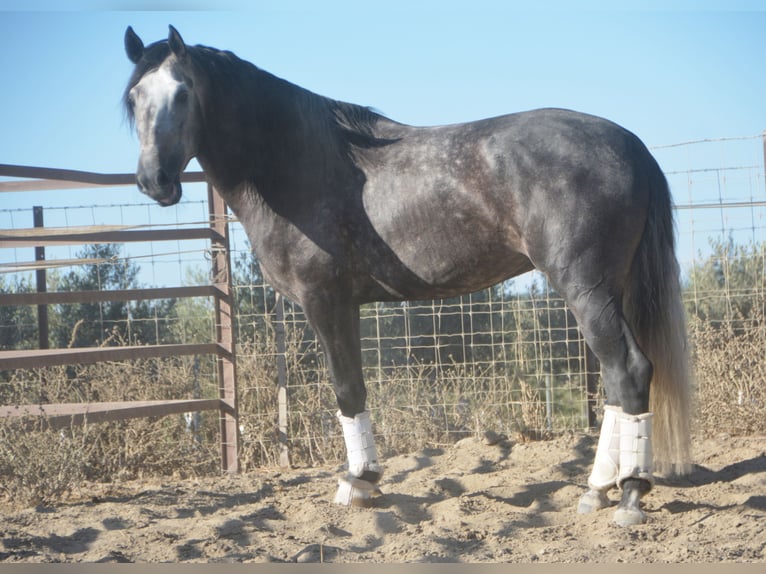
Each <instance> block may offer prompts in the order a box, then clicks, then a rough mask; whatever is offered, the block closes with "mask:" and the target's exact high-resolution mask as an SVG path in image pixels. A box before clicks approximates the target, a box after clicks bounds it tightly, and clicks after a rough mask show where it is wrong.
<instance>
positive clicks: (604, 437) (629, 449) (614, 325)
mask: <svg viewBox="0 0 766 574" xmlns="http://www.w3.org/2000/svg"><path fill="white" fill-rule="evenodd" d="M589 283H590V284H592V285H595V287H590V288H583V287H582V286H583V285H588V284H589ZM567 284H568V285H574V286H576V287H570V288H569V289H566V288H564V290H563V293H564V296H565V297H566V299H567V301H568V303H569V305H570V307H571V308H572V311H573V313H574V314H575V317H576V318H577V321H578V324H579V326H580V328H581V329H582V331H583V334H584V336H585V339H586V341H587V342H588V344H589V345H590V347H591V349H592V351H593V353H594V354H595V355H596V356H597V357H598V359H599V361H600V362H601V370H602V379H603V381H604V387H605V390H606V399H607V400H606V402H607V406H606V409H605V413H604V420H603V422H602V428H601V436H600V438H599V442H598V446H597V449H596V457H595V461H594V466H593V471H592V472H591V475H590V477H589V479H588V484H589V487H590V490H589V491H588V492H587V493H586V494H585V495H584V496H583V497H582V498H581V500H580V504H579V507H578V511H580V512H592V511H594V510H598V509H600V508H603V507H605V506H607V505H608V499H607V497H606V492H607V491H608V490H609V489H611V488H613V487H615V486H616V487H619V488H621V489H622V500H621V502H620V504H619V506H618V509H617V512H616V513H615V521H616V522H617V523H618V524H620V525H623V526H626V525H631V524H639V523H642V522H644V521H645V520H646V517H645V515H644V513H643V511H642V510H641V508H640V503H639V501H640V499H641V497H642V496H643V495H644V494H646V493H647V492H648V491H649V490H650V489H651V487H652V485H653V478H652V451H651V422H652V415H651V414H650V413H649V412H648V410H649V384H650V381H651V378H652V365H651V363H650V362H649V360H648V359H647V358H646V356H645V355H644V354H643V353H642V351H641V349H640V348H639V346H638V344H637V343H636V340H635V338H634V337H633V334H632V332H631V330H630V327H629V326H628V324H627V322H626V320H625V318H624V316H623V313H622V308H621V307H622V305H621V301H620V295H619V289H610V288H609V287H608V286H606V285H605V284H604V281H603V280H599V281H595V282H588V281H583V280H574V281H568V282H567Z"/></svg>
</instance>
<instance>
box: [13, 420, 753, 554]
mask: <svg viewBox="0 0 766 574" xmlns="http://www.w3.org/2000/svg"><path fill="white" fill-rule="evenodd" d="M488 442H492V441H486V440H479V439H465V440H463V441H461V442H459V443H457V444H456V445H454V446H451V447H448V448H444V449H432V450H424V451H421V452H417V453H414V454H411V455H406V456H397V457H394V458H390V459H388V460H386V461H385V464H386V474H385V476H384V479H383V481H382V482H381V489H382V491H383V493H384V496H383V497H381V498H378V499H376V503H375V506H374V507H372V508H367V509H359V508H344V507H339V506H337V505H335V504H333V503H332V496H333V494H334V490H335V483H336V478H337V476H338V474H339V472H340V470H341V469H340V468H310V469H295V470H289V471H283V470H277V469H267V470H260V471H258V472H252V473H248V474H244V475H239V476H233V477H220V478H205V479H196V480H178V481H175V480H164V481H161V482H160V481H155V482H149V481H135V482H125V483H115V484H108V485H105V484H97V485H92V484H91V485H83V487H82V489H81V490H80V491H79V492H77V493H74V495H73V497H72V500H69V501H67V502H66V503H61V504H59V505H56V506H53V507H38V508H28V509H21V510H12V509H10V508H4V509H2V516H0V533H1V534H2V544H1V546H0V561H2V562H5V563H9V562H185V561H188V562H321V561H324V562H725V561H737V562H764V559H766V437H763V436H755V437H753V436H751V437H728V436H726V435H721V436H719V437H717V438H715V439H707V440H700V441H697V442H696V444H695V459H696V465H695V468H694V471H693V473H692V474H691V475H690V476H688V477H686V478H684V479H676V480H663V479H661V478H660V479H658V481H657V487H656V488H655V489H654V490H653V491H652V492H651V493H650V494H649V495H648V496H647V497H646V498H645V508H646V510H647V512H648V515H649V521H648V523H647V524H645V525H642V526H638V527H632V528H620V527H618V526H616V525H614V524H613V523H612V522H611V516H612V511H611V510H603V511H601V512H599V513H597V514H595V515H587V516H582V515H578V514H577V513H576V512H575V507H576V503H577V499H578V497H579V496H580V494H582V492H583V491H584V486H585V481H586V477H587V474H588V471H589V467H590V464H591V460H592V455H593V450H594V447H595V437H594V436H590V435H569V436H564V437H559V438H557V439H555V440H551V441H541V442H527V443H516V442H513V441H501V442H499V443H497V444H492V445H490V444H487V443H488ZM613 498H614V499H616V493H614V495H613Z"/></svg>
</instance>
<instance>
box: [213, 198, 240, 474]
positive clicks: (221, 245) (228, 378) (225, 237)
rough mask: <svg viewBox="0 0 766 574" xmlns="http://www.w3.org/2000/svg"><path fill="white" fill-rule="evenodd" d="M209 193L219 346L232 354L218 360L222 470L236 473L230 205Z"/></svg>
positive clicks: (237, 468) (237, 439)
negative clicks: (219, 293) (214, 234)
mask: <svg viewBox="0 0 766 574" xmlns="http://www.w3.org/2000/svg"><path fill="white" fill-rule="evenodd" d="M207 194H208V195H207V197H208V210H209V213H210V227H211V228H212V229H213V230H214V231H215V232H216V233H217V234H218V238H215V239H214V240H213V241H212V246H211V247H212V251H213V257H212V259H213V261H212V263H213V282H214V283H215V284H216V285H217V286H218V288H219V289H220V291H221V292H222V295H219V296H216V297H214V306H215V333H216V343H218V345H220V346H221V347H223V348H224V349H225V350H226V351H227V352H228V357H217V358H216V364H217V367H218V388H219V396H220V398H221V400H223V401H224V402H225V403H226V405H227V406H228V410H227V411H226V412H223V413H221V468H222V469H223V471H224V472H228V473H235V472H238V471H239V424H238V412H237V378H236V348H235V342H234V305H233V300H232V299H233V290H232V283H231V280H232V277H231V252H230V249H229V225H228V222H227V220H226V204H225V203H224V201H223V199H222V198H221V196H220V195H218V192H217V191H216V190H215V189H214V188H213V186H212V185H210V184H208V186H207Z"/></svg>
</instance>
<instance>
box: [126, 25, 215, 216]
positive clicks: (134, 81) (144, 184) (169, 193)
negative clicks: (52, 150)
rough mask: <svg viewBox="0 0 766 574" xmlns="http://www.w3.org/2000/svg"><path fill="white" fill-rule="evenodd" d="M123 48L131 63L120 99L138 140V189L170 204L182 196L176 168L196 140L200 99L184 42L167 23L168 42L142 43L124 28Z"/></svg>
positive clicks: (179, 169)
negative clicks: (125, 87) (127, 80)
mask: <svg viewBox="0 0 766 574" xmlns="http://www.w3.org/2000/svg"><path fill="white" fill-rule="evenodd" d="M125 51H126V52H127V54H128V58H129V59H130V61H131V62H133V63H134V64H136V68H135V70H134V72H133V76H132V77H131V79H130V83H129V84H128V87H127V89H126V91H125V98H124V100H125V106H126V110H127V113H128V117H129V118H130V119H131V121H132V122H133V123H134V125H135V126H136V131H137V132H138V138H139V141H140V143H141V156H140V158H139V160H138V170H137V172H136V180H137V182H138V187H139V189H140V190H141V191H142V192H143V193H145V194H147V195H148V196H149V197H151V198H152V199H154V200H156V201H157V202H159V203H160V204H161V205H173V204H175V203H178V201H179V200H180V199H181V172H182V171H183V170H184V169H185V168H186V165H187V164H188V163H189V161H190V160H191V159H192V158H193V157H194V156H195V155H196V154H197V148H198V141H199V123H200V122H199V103H198V101H197V99H196V96H195V94H194V90H193V88H194V83H193V81H192V79H191V77H190V75H189V73H188V70H187V68H188V60H189V54H188V52H187V48H186V44H184V41H183V39H182V38H181V35H180V34H179V33H178V31H176V29H175V28H173V27H172V26H170V34H169V35H168V40H167V42H164V41H163V42H157V43H155V44H152V45H150V46H147V47H144V43H143V42H142V41H141V38H139V37H138V36H137V35H136V33H135V32H134V31H133V29H132V28H130V27H128V29H127V30H126V32H125Z"/></svg>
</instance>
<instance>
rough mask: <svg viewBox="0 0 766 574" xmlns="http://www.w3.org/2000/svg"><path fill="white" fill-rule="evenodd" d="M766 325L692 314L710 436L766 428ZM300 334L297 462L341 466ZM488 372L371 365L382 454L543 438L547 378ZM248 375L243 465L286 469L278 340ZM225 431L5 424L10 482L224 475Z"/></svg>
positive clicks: (563, 422)
mask: <svg viewBox="0 0 766 574" xmlns="http://www.w3.org/2000/svg"><path fill="white" fill-rule="evenodd" d="M765 324H766V323H765V322H764V318H763V313H762V312H761V313H760V314H756V315H754V316H753V318H751V319H749V320H747V321H738V322H736V323H734V322H730V323H721V324H718V325H715V326H712V325H710V324H703V323H694V324H692V326H691V336H692V341H693V360H694V363H695V367H696V380H697V385H698V404H697V413H698V424H697V425H696V428H697V429H698V430H699V431H700V432H701V433H702V434H706V435H711V434H718V433H720V432H721V431H722V430H723V431H725V432H728V433H731V434H744V433H755V432H766V385H764V382H765V381H766V362H765V361H764V360H763V356H764V349H766V328H765V327H764V325H765ZM292 339H293V340H291V341H288V343H287V345H288V349H287V350H288V353H287V357H288V364H287V370H288V373H289V377H290V378H289V402H290V411H289V413H290V414H289V430H288V436H289V437H290V449H291V450H290V456H291V461H292V463H293V464H294V465H297V466H303V465H316V464H340V463H342V462H343V459H344V456H345V453H344V447H343V442H342V438H341V436H340V429H339V428H338V424H337V421H336V420H335V410H336V406H335V398H334V395H333V393H332V389H331V387H330V385H329V384H328V383H327V382H326V380H325V377H324V367H323V365H322V364H321V362H319V363H317V359H316V355H314V354H312V353H309V354H308V355H307V354H306V353H305V352H303V353H301V352H299V350H300V349H301V340H302V337H301V334H300V333H297V334H293V335H292ZM304 351H305V349H304ZM320 357H321V355H320ZM488 368H489V367H486V366H481V367H477V366H472V365H457V364H453V365H451V366H447V367H441V368H439V369H436V368H435V367H434V366H433V365H414V366H409V367H396V368H394V367H392V368H386V369H384V370H383V371H380V372H370V373H369V374H368V375H369V376H368V380H369V381H370V382H369V384H368V392H369V399H368V404H369V407H370V409H371V410H372V411H373V413H374V420H375V428H376V433H377V435H378V437H379V448H380V451H381V454H382V455H383V456H391V455H393V454H397V453H403V452H412V451H415V450H418V449H421V448H424V447H434V446H444V445H448V444H451V443H454V442H455V441H456V440H458V439H460V438H462V437H465V436H469V435H481V434H483V433H484V432H486V431H492V432H494V433H497V434H501V435H502V434H505V435H508V436H511V437H514V438H518V437H519V436H521V437H530V436H534V437H538V436H540V435H541V431H542V433H543V434H544V432H545V431H546V428H547V425H546V410H545V401H544V389H541V388H540V386H539V382H538V383H534V381H530V380H529V379H528V378H526V377H524V376H519V375H516V374H514V373H512V372H508V370H505V371H503V374H502V375H501V376H499V375H498V374H497V373H492V372H487V369H488ZM238 372H239V377H238V378H239V385H240V388H239V395H240V396H239V406H240V428H241V430H242V441H241V445H242V448H241V463H242V466H243V468H244V469H245V470H252V469H254V468H257V467H260V466H275V465H277V464H278V461H279V456H278V453H279V444H278V440H277V404H276V380H277V367H276V353H275V351H274V346H273V340H272V339H270V338H264V339H262V340H256V341H251V342H249V343H247V344H245V345H242V347H241V349H240V353H239V357H238ZM216 393H217V389H216V385H215V376H214V370H213V364H212V362H209V363H207V362H205V361H204V360H195V359H192V358H174V359H163V360H144V361H134V362H131V363H102V364H98V365H92V366H80V367H67V368H65V367H56V368H47V369H39V370H35V371H18V372H14V373H13V374H12V375H11V377H10V379H9V380H7V381H6V382H4V383H0V398H1V399H2V401H3V404H24V403H36V402H41V401H42V402H50V403H54V402H84V401H126V400H153V399H162V398H176V399H177V398H195V397H203V398H204V397H214V396H216ZM575 410H576V409H575ZM570 411H571V409H570ZM570 411H567V410H566V409H563V410H560V411H558V414H557V420H556V425H557V426H556V427H554V428H575V427H576V424H574V423H573V422H572V421H573V420H574V419H573V418H572V417H576V416H577V413H574V414H573V412H574V411H571V412H570ZM578 424H579V423H578ZM217 440H218V420H217V414H213V413H203V414H202V416H201V427H200V428H199V430H198V431H196V432H192V431H190V430H189V429H188V428H187V425H186V421H185V419H184V417H183V416H181V415H176V416H168V417H164V418H160V419H137V420H131V421H123V422H115V423H100V424H89V425H88V424H86V425H83V426H78V427H73V428H71V429H66V430H64V431H51V430H44V429H43V428H41V427H40V425H39V424H36V423H32V422H30V421H18V420H17V421H10V420H3V421H0V484H2V489H3V491H4V493H5V497H6V500H7V501H8V502H9V503H11V502H12V503H14V504H19V505H30V504H32V505H34V504H45V503H49V502H52V501H56V500H61V499H62V498H65V497H66V496H67V493H69V492H70V491H77V489H78V488H81V485H83V484H85V483H86V481H107V482H108V481H114V480H120V479H125V478H140V477H146V476H177V477H188V476H195V475H210V474H215V473H217V472H219V459H218V456H219V455H218V444H217Z"/></svg>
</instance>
